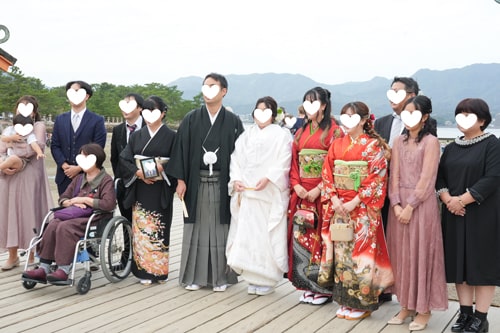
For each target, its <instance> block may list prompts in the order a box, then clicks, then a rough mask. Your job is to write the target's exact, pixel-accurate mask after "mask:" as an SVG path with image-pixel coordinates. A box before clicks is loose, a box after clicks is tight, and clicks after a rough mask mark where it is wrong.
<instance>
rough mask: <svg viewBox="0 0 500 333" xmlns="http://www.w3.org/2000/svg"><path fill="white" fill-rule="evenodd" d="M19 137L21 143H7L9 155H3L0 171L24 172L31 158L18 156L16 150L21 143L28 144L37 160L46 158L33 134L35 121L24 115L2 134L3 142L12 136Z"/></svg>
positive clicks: (18, 117)
mask: <svg viewBox="0 0 500 333" xmlns="http://www.w3.org/2000/svg"><path fill="white" fill-rule="evenodd" d="M16 134H17V135H19V136H20V137H21V138H22V140H21V142H19V141H9V142H7V153H6V154H3V155H2V157H1V160H2V162H1V163H0V171H2V170H4V169H18V170H22V169H24V167H25V166H26V163H28V161H29V157H27V156H22V155H21V154H18V155H16V153H15V148H16V146H17V145H18V144H19V143H23V144H24V142H26V143H27V144H28V145H30V146H31V148H32V149H33V150H34V151H35V153H36V158H37V159H39V158H44V157H45V154H44V153H43V151H42V149H41V148H40V146H39V145H38V143H37V140H36V136H35V134H34V133H33V119H31V118H29V117H25V116H23V115H22V114H18V115H16V116H15V117H14V119H13V120H12V126H9V127H7V128H6V129H5V130H4V131H3V132H2V141H4V139H5V137H7V136H12V135H16Z"/></svg>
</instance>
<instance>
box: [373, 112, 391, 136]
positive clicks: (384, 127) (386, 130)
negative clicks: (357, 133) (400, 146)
mask: <svg viewBox="0 0 500 333" xmlns="http://www.w3.org/2000/svg"><path fill="white" fill-rule="evenodd" d="M393 120H394V117H393V115H392V114H388V115H386V116H383V117H382V118H378V119H376V120H375V124H374V127H375V131H376V132H377V133H378V134H379V135H380V136H381V137H382V138H384V140H385V141H386V142H389V138H390V137H391V127H392V121H393Z"/></svg>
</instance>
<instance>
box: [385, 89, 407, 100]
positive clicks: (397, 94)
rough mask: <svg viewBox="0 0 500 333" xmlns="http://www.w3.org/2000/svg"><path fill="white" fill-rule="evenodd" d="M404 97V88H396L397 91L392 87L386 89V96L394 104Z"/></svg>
mask: <svg viewBox="0 0 500 333" xmlns="http://www.w3.org/2000/svg"><path fill="white" fill-rule="evenodd" d="M405 97H406V91H405V90H398V91H396V90H392V89H389V90H387V98H388V99H389V100H390V101H391V102H393V103H394V104H399V103H401V102H402V101H403V100H404V99H405Z"/></svg>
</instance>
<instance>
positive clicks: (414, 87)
mask: <svg viewBox="0 0 500 333" xmlns="http://www.w3.org/2000/svg"><path fill="white" fill-rule="evenodd" d="M395 82H401V83H402V84H404V85H405V91H406V92H407V93H414V94H415V95H418V93H419V92H420V88H419V87H418V83H417V81H415V80H414V79H413V78H411V77H400V76H395V77H394V79H393V80H392V83H391V87H392V85H393V84H394V83H395Z"/></svg>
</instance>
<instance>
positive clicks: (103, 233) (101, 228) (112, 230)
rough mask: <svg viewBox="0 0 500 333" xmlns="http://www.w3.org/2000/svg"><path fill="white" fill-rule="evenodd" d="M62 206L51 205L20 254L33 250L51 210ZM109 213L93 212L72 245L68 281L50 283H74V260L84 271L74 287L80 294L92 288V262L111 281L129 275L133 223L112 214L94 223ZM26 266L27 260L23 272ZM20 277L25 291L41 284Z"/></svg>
mask: <svg viewBox="0 0 500 333" xmlns="http://www.w3.org/2000/svg"><path fill="white" fill-rule="evenodd" d="M61 208H62V207H57V208H53V209H51V210H50V211H49V212H48V213H47V214H46V215H45V218H44V220H43V223H42V227H41V230H40V233H39V234H38V235H37V236H35V237H34V238H32V239H31V241H30V244H29V247H28V248H27V249H25V250H23V251H22V252H21V255H22V256H23V255H25V254H26V253H29V252H30V251H31V250H33V249H36V246H37V245H38V244H39V243H40V242H41V240H42V237H43V232H44V230H45V228H46V227H47V225H48V223H49V222H50V220H51V219H52V218H53V215H54V212H55V211H56V210H59V209H61ZM112 214H113V212H109V211H100V210H94V211H93V213H92V215H91V216H90V217H89V218H88V221H87V226H86V230H85V235H84V236H83V238H81V239H80V240H79V241H78V242H77V243H76V245H75V252H74V255H73V263H72V265H71V271H70V272H69V274H68V280H67V281H59V282H51V284H53V285H70V286H73V285H74V282H75V271H76V266H77V263H83V267H84V274H83V276H82V277H81V278H80V279H79V280H78V283H77V284H76V290H77V291H78V293H79V294H81V295H84V294H86V293H87V292H88V291H89V290H90V287H91V277H92V269H91V261H92V262H93V263H97V264H99V265H100V267H101V269H102V272H103V274H104V276H105V277H106V279H108V281H110V282H112V283H116V282H119V281H121V280H123V279H125V278H126V277H127V276H128V275H129V273H130V269H131V266H132V226H131V223H130V221H128V220H127V219H126V218H124V217H123V216H113V217H111V218H102V219H100V220H99V221H97V222H95V221H94V222H93V219H94V218H95V217H98V216H99V215H112ZM62 223H64V222H62ZM28 266H29V264H28V261H27V260H26V263H25V267H24V271H26V270H27V269H28ZM51 268H54V267H51ZM21 279H22V281H23V282H22V284H23V287H24V288H26V289H28V290H29V289H33V288H34V287H35V286H36V284H37V283H44V282H40V281H38V280H31V279H28V278H25V277H22V278H21ZM45 283H47V282H45Z"/></svg>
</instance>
